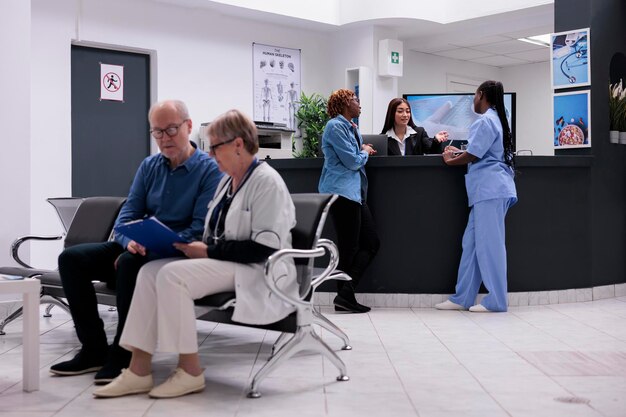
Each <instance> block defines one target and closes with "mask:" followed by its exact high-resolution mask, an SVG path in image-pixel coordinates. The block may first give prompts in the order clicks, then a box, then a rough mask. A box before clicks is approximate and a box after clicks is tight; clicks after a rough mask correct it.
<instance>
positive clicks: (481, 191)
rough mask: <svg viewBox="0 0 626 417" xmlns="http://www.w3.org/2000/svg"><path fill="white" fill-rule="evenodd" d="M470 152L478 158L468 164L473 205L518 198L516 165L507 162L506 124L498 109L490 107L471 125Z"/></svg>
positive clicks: (470, 196) (467, 181) (466, 185)
mask: <svg viewBox="0 0 626 417" xmlns="http://www.w3.org/2000/svg"><path fill="white" fill-rule="evenodd" d="M467 152H469V153H470V154H472V155H474V156H475V157H476V158H477V159H476V160H475V161H474V162H472V163H470V164H468V168H467V174H466V175H465V188H466V189H467V198H468V203H469V206H470V207H471V206H473V205H474V204H475V203H478V202H480V201H484V200H491V199H494V198H513V199H514V202H515V201H517V191H516V189H515V182H514V181H513V175H514V174H513V169H512V168H511V167H510V166H508V165H507V164H506V163H505V162H504V144H503V142H502V124H501V123H500V119H499V118H498V114H497V112H496V111H495V110H494V109H488V110H487V111H486V112H485V114H483V115H482V116H481V117H479V118H478V119H477V120H476V121H475V122H474V123H472V126H470V132H469V138H468V144H467Z"/></svg>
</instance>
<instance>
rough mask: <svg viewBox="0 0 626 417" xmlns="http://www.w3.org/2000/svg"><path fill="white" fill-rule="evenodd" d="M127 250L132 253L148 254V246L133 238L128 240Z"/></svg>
mask: <svg viewBox="0 0 626 417" xmlns="http://www.w3.org/2000/svg"><path fill="white" fill-rule="evenodd" d="M126 250H127V251H129V252H130V253H132V254H139V255H141V256H146V248H145V247H144V246H142V245H140V244H139V243H137V242H135V241H134V240H131V241H130V242H128V246H126Z"/></svg>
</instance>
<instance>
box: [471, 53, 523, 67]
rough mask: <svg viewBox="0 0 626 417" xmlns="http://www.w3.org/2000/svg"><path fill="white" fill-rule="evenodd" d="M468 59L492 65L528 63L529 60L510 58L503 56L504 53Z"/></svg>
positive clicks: (504, 65) (503, 65)
mask: <svg viewBox="0 0 626 417" xmlns="http://www.w3.org/2000/svg"><path fill="white" fill-rule="evenodd" d="M470 61H471V62H476V63H478V64H485V65H492V66H494V67H508V66H511V65H522V64H528V63H530V61H526V60H522V59H517V58H511V57H508V56H504V55H494V56H488V57H485V58H476V59H471V60H470Z"/></svg>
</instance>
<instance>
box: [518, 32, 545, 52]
mask: <svg viewBox="0 0 626 417" xmlns="http://www.w3.org/2000/svg"><path fill="white" fill-rule="evenodd" d="M518 41H522V42H528V43H532V44H534V45H539V46H545V47H546V48H549V47H550V34H549V33H547V34H545V35H537V36H527V37H525V38H519V39H518Z"/></svg>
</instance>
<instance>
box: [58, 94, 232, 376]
mask: <svg viewBox="0 0 626 417" xmlns="http://www.w3.org/2000/svg"><path fill="white" fill-rule="evenodd" d="M148 120H149V121H150V133H151V134H152V136H153V137H154V139H155V140H156V142H157V145H158V147H159V150H160V151H161V153H159V154H156V155H152V156H149V157H147V158H146V159H144V160H143V162H142V163H141V165H140V166H139V169H138V170H137V173H136V175H135V179H134V180H133V183H132V185H131V188H130V192H129V194H128V199H127V200H126V203H125V204H124V206H123V207H122V209H121V211H120V213H119V215H118V217H117V220H116V221H115V225H116V226H117V225H120V224H123V223H126V222H129V221H132V220H137V219H142V218H144V217H150V216H155V217H156V218H157V219H159V220H160V221H161V222H162V223H164V224H165V225H167V226H169V227H170V228H171V229H172V230H174V231H175V232H176V233H178V234H179V235H180V236H181V237H183V238H185V239H187V240H189V241H192V240H199V239H200V238H201V237H202V233H203V229H204V218H205V216H206V214H207V207H208V204H209V201H210V200H211V199H212V198H213V194H214V192H215V189H216V187H217V184H218V183H219V181H220V179H221V178H222V173H221V172H220V171H219V170H218V167H217V164H216V163H215V161H214V160H213V159H212V158H210V157H209V156H208V155H207V154H206V153H205V152H202V151H201V150H199V149H197V147H196V145H195V144H194V143H193V142H191V141H190V140H189V135H190V134H191V129H192V122H191V119H190V118H189V111H188V110H187V106H186V105H185V104H184V103H183V102H182V101H177V100H167V101H162V102H159V103H156V104H154V105H153V106H152V107H151V108H150V112H149V113H148ZM111 169H115V167H111ZM181 256H182V254H181ZM159 257H161V255H159V254H158V253H153V252H150V251H148V250H147V249H146V248H144V247H143V246H142V245H140V244H139V243H137V242H135V241H133V240H130V239H128V238H126V237H124V236H122V235H119V234H116V235H115V236H114V239H113V241H110V242H105V243H87V244H81V245H76V246H72V247H70V248H67V249H65V250H64V251H63V252H62V253H61V255H60V256H59V273H60V275H61V280H62V282H63V290H64V292H65V295H66V296H67V301H68V304H69V306H70V311H71V313H72V318H73V319H74V325H75V327H76V334H77V336H78V339H79V340H80V342H81V343H82V348H81V350H80V351H79V352H78V354H77V355H76V356H75V357H74V358H73V359H71V360H68V361H65V362H60V363H57V364H55V365H53V366H52V367H51V368H50V372H52V373H53V374H56V375H63V376H67V375H80V374H84V373H88V372H97V373H96V375H95V381H96V383H97V384H98V383H100V384H102V383H108V382H110V381H112V380H113V379H114V378H116V377H117V376H118V375H119V374H120V372H121V370H122V369H123V368H126V367H128V365H129V362H130V352H128V351H126V350H124V349H122V348H121V347H120V346H119V338H120V335H121V334H122V330H123V328H124V323H125V321H126V316H127V314H128V309H129V308H130V302H131V299H132V296H133V292H134V289H135V283H136V280H137V274H138V272H139V269H140V268H141V267H142V266H143V265H144V264H146V263H147V262H149V261H151V260H155V259H158V258H159ZM92 281H103V282H106V283H107V285H108V286H109V287H110V288H114V289H115V290H116V292H117V312H118V323H117V331H116V334H115V338H114V340H113V343H112V344H111V346H109V345H108V342H107V336H106V333H105V331H104V323H103V321H102V319H101V318H100V315H99V314H98V305H97V300H96V294H95V290H94V287H93V285H92Z"/></svg>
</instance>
